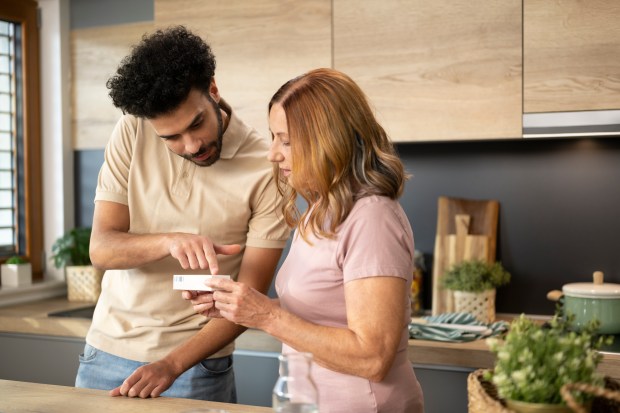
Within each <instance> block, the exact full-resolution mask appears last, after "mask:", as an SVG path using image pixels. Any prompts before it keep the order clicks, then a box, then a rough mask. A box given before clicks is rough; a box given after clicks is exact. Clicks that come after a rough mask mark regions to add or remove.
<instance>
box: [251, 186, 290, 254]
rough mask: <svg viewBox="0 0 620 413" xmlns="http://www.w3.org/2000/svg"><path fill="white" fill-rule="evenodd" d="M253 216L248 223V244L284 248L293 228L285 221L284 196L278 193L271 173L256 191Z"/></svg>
mask: <svg viewBox="0 0 620 413" xmlns="http://www.w3.org/2000/svg"><path fill="white" fill-rule="evenodd" d="M254 199H255V200H254V202H253V210H252V217H251V218H250V222H249V223H248V237H247V243H246V245H247V246H249V247H259V248H284V246H285V245H286V241H287V240H288V237H289V235H290V233H291V229H290V228H289V227H288V225H286V223H285V222H284V218H283V216H282V209H281V204H280V202H281V199H282V197H281V196H279V195H278V194H277V188H276V184H275V181H274V180H273V178H272V177H271V174H269V176H268V177H267V178H266V179H265V180H264V181H263V185H261V186H260V187H259V188H258V189H257V191H256V192H255V196H254Z"/></svg>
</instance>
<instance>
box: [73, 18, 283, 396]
mask: <svg viewBox="0 0 620 413" xmlns="http://www.w3.org/2000/svg"><path fill="white" fill-rule="evenodd" d="M214 72H215V57H214V56H213V54H212V52H211V49H210V47H209V46H208V45H207V44H206V43H205V42H204V41H202V40H201V39H200V38H199V37H198V36H196V35H194V34H192V33H191V32H189V31H188V30H187V29H185V28H184V27H173V28H170V29H167V30H164V31H161V30H160V31H157V32H155V33H154V34H152V35H150V36H148V37H143V39H142V42H141V43H140V44H138V45H137V46H136V47H134V49H133V50H132V52H131V54H130V55H129V56H127V57H126V58H125V59H124V60H123V61H122V63H121V65H120V67H119V68H118V70H117V72H116V74H115V75H114V76H113V77H112V78H111V79H110V80H108V83H107V86H108V88H109V89H110V96H111V98H112V100H113V102H114V105H115V106H116V107H118V108H120V109H122V110H123V113H125V115H124V116H123V117H122V118H121V119H120V120H119V122H118V124H117V125H116V128H115V129H114V131H113V133H112V136H111V139H110V142H109V143H108V145H107V147H106V151H105V160H104V164H103V166H102V168H101V171H100V173H99V180H98V185H97V191H96V196H95V211H94V217H93V229H92V237H91V245H90V254H91V260H92V262H93V264H94V265H95V266H96V267H98V268H102V269H105V270H106V273H105V276H104V279H103V282H102V292H101V296H100V298H99V301H98V303H97V307H96V310H95V314H94V317H93V322H92V326H91V328H90V330H89V332H88V334H87V336H86V343H87V344H86V347H85V349H84V354H83V355H81V356H80V367H79V370H78V375H77V379H76V386H77V387H87V388H98V389H111V391H110V394H111V395H114V396H119V395H123V396H129V397H143V398H144V397H157V396H159V395H164V396H169V397H185V398H196V399H205V400H215V401H222V402H235V401H236V393H235V385H234V374H233V370H232V356H231V355H232V351H233V342H234V339H235V338H236V337H237V336H238V335H239V334H241V333H242V332H243V331H244V328H242V327H241V326H238V325H236V324H233V323H231V322H227V321H224V320H221V319H212V320H206V323H205V318H204V317H203V316H201V315H199V314H196V313H195V312H194V311H193V309H192V307H191V304H190V303H189V302H188V301H186V300H184V299H183V298H182V296H181V294H180V292H178V291H174V290H172V276H173V274H188V273H199V274H200V273H206V272H208V271H210V272H211V273H213V274H217V273H219V274H230V275H231V276H232V277H233V279H238V280H239V281H243V282H244V283H248V284H250V285H251V286H252V287H253V288H255V289H256V290H259V291H263V292H265V291H266V290H267V289H268V288H269V285H270V284H271V280H272V277H273V274H274V271H275V268H276V266H277V263H278V260H279V258H280V254H281V252H282V249H283V247H284V245H285V242H286V239H287V238H288V235H289V230H288V228H287V227H286V225H285V224H284V222H283V221H282V220H281V219H280V217H279V216H278V215H276V211H277V209H278V206H277V205H276V188H275V182H273V178H272V173H271V166H270V164H269V162H268V161H267V152H268V150H269V142H268V141H266V140H265V139H262V138H261V137H260V136H259V135H258V134H257V132H256V131H255V130H253V129H251V128H249V127H247V126H246V125H245V124H243V122H241V120H239V118H237V117H236V115H235V114H234V113H233V111H232V110H231V108H230V106H228V105H227V104H226V102H225V101H224V100H223V99H221V97H220V94H219V90H218V88H217V85H216V83H215V80H214V78H213V76H214ZM216 254H220V256H219V257H216Z"/></svg>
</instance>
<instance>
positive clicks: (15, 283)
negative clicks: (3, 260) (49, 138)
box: [0, 263, 32, 287]
mask: <svg viewBox="0 0 620 413" xmlns="http://www.w3.org/2000/svg"><path fill="white" fill-rule="evenodd" d="M0 271H2V286H3V287H22V286H24V285H30V284H32V266H31V265H30V263H25V264H2V269H1V270H0Z"/></svg>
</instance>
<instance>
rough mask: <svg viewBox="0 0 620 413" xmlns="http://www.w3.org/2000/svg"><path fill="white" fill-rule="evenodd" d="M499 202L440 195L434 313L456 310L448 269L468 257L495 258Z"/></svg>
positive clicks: (434, 259)
mask: <svg viewBox="0 0 620 413" xmlns="http://www.w3.org/2000/svg"><path fill="white" fill-rule="evenodd" d="M498 217H499V202H497V201H495V200H470V199H460V198H449V197H444V196H442V197H439V200H438V203H437V235H436V237H435V249H434V253H433V294H432V299H433V305H432V313H433V315H437V314H441V313H449V312H453V311H454V299H453V297H452V292H451V291H449V290H447V289H445V288H443V287H442V285H441V284H442V280H443V276H444V273H445V272H446V271H447V270H448V269H449V268H450V267H452V266H453V265H455V264H458V263H460V262H462V261H465V260H476V259H478V260H482V261H486V262H493V261H495V251H496V244H497V222H498Z"/></svg>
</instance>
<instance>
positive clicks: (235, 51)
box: [155, 0, 332, 136]
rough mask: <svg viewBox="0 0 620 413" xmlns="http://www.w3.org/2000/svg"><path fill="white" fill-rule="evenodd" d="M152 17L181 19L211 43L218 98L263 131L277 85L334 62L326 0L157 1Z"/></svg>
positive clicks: (266, 130) (164, 20)
mask: <svg viewBox="0 0 620 413" xmlns="http://www.w3.org/2000/svg"><path fill="white" fill-rule="evenodd" d="M155 21H156V23H157V24H158V25H163V26H166V25H169V24H184V25H186V26H187V27H188V28H190V29H192V30H194V31H195V32H196V33H197V34H200V35H201V36H203V38H205V39H206V40H207V42H209V44H210V45H211V47H212V49H213V52H214V53H215V56H216V59H217V69H216V74H215V78H216V82H217V84H218V86H219V89H220V93H221V95H222V97H224V99H226V101H227V102H228V103H229V104H230V105H231V106H232V107H233V109H235V110H236V111H237V112H238V114H239V116H240V117H241V118H242V119H243V120H244V122H246V123H247V124H249V125H251V126H253V127H254V128H256V129H257V130H258V131H259V132H260V133H261V134H262V135H263V136H269V128H268V124H267V118H268V116H267V104H268V103H269V99H271V96H272V95H273V94H274V93H275V92H276V90H277V89H278V88H279V87H280V86H281V85H282V84H283V83H284V82H286V81H288V80H289V79H292V78H293V77H295V76H298V75H300V74H302V73H304V72H307V71H308V70H310V69H314V68H317V67H331V65H332V62H331V36H332V31H331V1H330V0H313V1H296V0H255V1H252V2H247V1H243V0H232V1H224V2H205V1H202V0H155Z"/></svg>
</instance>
